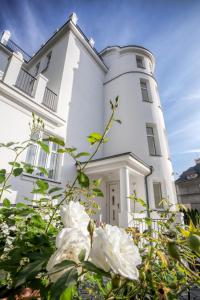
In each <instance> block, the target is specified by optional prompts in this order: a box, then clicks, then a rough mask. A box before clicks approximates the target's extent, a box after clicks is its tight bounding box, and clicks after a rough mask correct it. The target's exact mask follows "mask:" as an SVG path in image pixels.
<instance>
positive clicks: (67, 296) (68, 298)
mask: <svg viewBox="0 0 200 300" xmlns="http://www.w3.org/2000/svg"><path fill="white" fill-rule="evenodd" d="M74 289H75V286H70V287H68V288H66V290H64V292H63V293H62V295H61V296H60V298H59V300H72V299H73V296H74Z"/></svg>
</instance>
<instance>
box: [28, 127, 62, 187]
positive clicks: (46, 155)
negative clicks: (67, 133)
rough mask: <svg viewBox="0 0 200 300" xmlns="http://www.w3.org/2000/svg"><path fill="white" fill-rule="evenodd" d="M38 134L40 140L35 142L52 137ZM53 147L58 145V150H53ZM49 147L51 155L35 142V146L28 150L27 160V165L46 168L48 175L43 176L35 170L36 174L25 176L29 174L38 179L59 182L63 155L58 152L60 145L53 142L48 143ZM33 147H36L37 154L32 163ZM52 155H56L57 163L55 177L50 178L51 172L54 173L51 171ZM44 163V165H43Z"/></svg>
mask: <svg viewBox="0 0 200 300" xmlns="http://www.w3.org/2000/svg"><path fill="white" fill-rule="evenodd" d="M37 134H38V138H37V139H35V141H37V140H38V139H46V138H48V137H49V136H50V135H51V134H49V133H48V132H38V133H37ZM43 142H44V141H43ZM53 145H56V150H54V149H53ZM48 146H49V153H46V152H45V151H44V150H42V148H41V147H40V146H39V145H38V144H37V143H36V142H35V143H34V140H33V144H32V145H30V146H29V148H28V149H27V152H26V159H25V162H26V163H27V164H30V165H33V166H38V167H43V168H45V169H46V170H47V171H48V175H45V174H42V173H41V172H40V171H39V170H38V169H37V168H35V169H34V172H33V173H32V174H27V173H25V175H26V174H27V175H31V176H34V177H37V178H42V179H45V180H49V181H53V182H57V181H59V177H60V176H59V172H60V163H61V154H60V153H58V152H57V150H58V149H59V145H57V144H56V143H53V142H52V141H48ZM33 147H35V153H34V158H33V161H32V162H30V160H28V156H29V153H30V151H31V150H30V149H31V148H33ZM52 154H54V155H55V154H56V163H55V168H54V169H53V174H54V175H53V176H49V172H50V171H52V170H51V169H50V166H51V159H52ZM42 156H43V157H42ZM40 160H41V161H40ZM42 161H43V162H44V163H42ZM32 163H33V164H32Z"/></svg>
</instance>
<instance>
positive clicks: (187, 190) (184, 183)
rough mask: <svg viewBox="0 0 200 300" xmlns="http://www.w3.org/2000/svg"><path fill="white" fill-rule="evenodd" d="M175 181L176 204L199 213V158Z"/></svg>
mask: <svg viewBox="0 0 200 300" xmlns="http://www.w3.org/2000/svg"><path fill="white" fill-rule="evenodd" d="M195 162H196V165H195V166H193V167H191V168H189V169H187V170H186V171H184V172H183V173H182V174H181V175H180V177H179V178H178V179H177V180H176V191H177V198H178V203H182V204H184V205H185V206H186V207H187V208H189V209H197V210H198V211H199V212H200V158H199V159H196V160H195Z"/></svg>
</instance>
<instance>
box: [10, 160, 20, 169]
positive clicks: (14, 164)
mask: <svg viewBox="0 0 200 300" xmlns="http://www.w3.org/2000/svg"><path fill="white" fill-rule="evenodd" d="M9 165H11V166H14V167H16V168H19V167H20V163H18V162H16V161H11V162H9Z"/></svg>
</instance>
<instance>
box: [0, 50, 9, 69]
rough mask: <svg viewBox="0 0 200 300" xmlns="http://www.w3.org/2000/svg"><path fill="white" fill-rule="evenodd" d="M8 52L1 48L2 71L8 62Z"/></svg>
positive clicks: (0, 65) (0, 63)
mask: <svg viewBox="0 0 200 300" xmlns="http://www.w3.org/2000/svg"><path fill="white" fill-rule="evenodd" d="M8 57H9V56H8V54H6V53H5V52H4V51H3V50H2V49H0V71H3V72H4V71H5V69H6V66H7V63H8Z"/></svg>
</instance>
